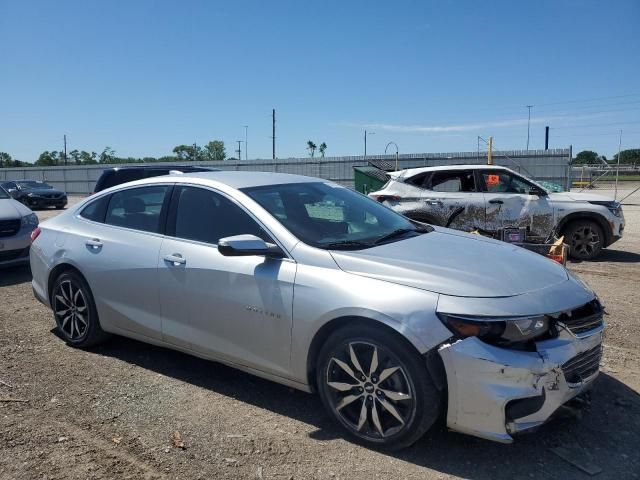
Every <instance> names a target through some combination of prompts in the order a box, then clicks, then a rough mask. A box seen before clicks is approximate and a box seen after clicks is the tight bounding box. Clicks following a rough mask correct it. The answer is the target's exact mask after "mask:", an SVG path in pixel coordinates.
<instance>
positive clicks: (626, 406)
mask: <svg viewBox="0 0 640 480" xmlns="http://www.w3.org/2000/svg"><path fill="white" fill-rule="evenodd" d="M625 188H626V189H628V187H625ZM603 193H604V192H603ZM635 201H636V203H635V204H633V202H634V198H633V197H632V198H630V199H629V200H628V202H629V203H632V204H631V205H626V206H625V216H626V218H627V230H626V233H625V237H624V239H623V240H621V241H620V242H618V243H616V244H615V245H613V246H612V247H611V248H610V249H608V250H607V251H606V252H605V253H604V255H603V256H602V258H601V259H600V260H598V261H596V262H583V263H572V264H570V265H569V267H570V268H571V270H573V271H574V272H576V273H578V275H579V276H580V277H581V278H583V279H584V280H585V281H587V282H588V283H589V284H590V285H591V286H592V287H593V288H594V289H595V290H596V291H597V292H598V294H599V295H600V297H601V298H602V300H603V302H604V303H605V305H606V306H607V310H608V312H609V313H610V315H609V316H608V317H607V322H608V327H607V332H606V341H605V343H606V351H605V357H604V361H603V366H602V373H601V375H600V376H599V378H598V380H597V382H596V384H595V387H594V389H593V392H592V395H591V401H590V402H586V403H585V404H584V405H583V406H582V408H580V409H573V410H569V409H565V410H563V411H561V412H560V414H559V416H558V418H556V419H554V421H552V422H550V423H549V424H547V425H545V426H544V427H543V428H541V429H540V430H539V431H537V432H536V433H534V434H530V435H526V436H523V437H521V438H519V439H518V440H517V441H516V443H514V444H512V445H501V444H496V443H492V442H489V441H484V440H480V439H475V438H472V437H468V436H464V435H459V434H455V433H450V432H447V431H446V429H445V428H444V427H439V428H436V429H435V430H434V431H432V432H430V433H429V434H427V436H426V437H425V438H423V439H422V440H421V441H419V442H418V443H417V444H416V445H414V446H413V447H411V448H409V449H407V450H404V451H402V452H399V453H393V454H389V453H384V452H379V451H376V450H372V449H368V448H364V447H361V446H358V445H355V444H353V443H350V442H349V441H347V440H345V439H344V438H343V436H342V433H341V431H340V429H339V428H338V427H337V426H336V425H335V424H334V423H333V422H332V421H331V420H330V419H329V417H328V416H327V414H325V412H324V411H323V409H322V406H321V404H320V401H319V399H318V398H317V397H315V396H313V395H308V394H305V393H301V392H298V391H294V390H291V389H289V388H286V387H283V386H280V385H277V384H274V383H270V382H268V381H264V380H261V379H258V378H255V377H252V376H250V375H248V374H244V373H240V372H238V371H235V370H233V369H231V368H228V367H225V366H221V365H219V364H216V363H212V362H206V361H203V360H199V359H196V358H193V357H189V356H187V355H183V354H180V353H176V352H172V351H170V350H165V349H162V348H157V347H152V346H149V345H145V344H142V343H139V342H136V341H132V340H127V339H124V338H114V339H113V340H112V341H110V342H109V343H107V344H105V345H103V346H101V347H99V348H96V349H92V350H90V351H82V350H75V349H72V348H70V347H67V346H66V345H65V344H64V342H62V341H61V340H60V339H59V338H57V337H56V334H55V331H54V330H53V318H52V314H51V312H50V311H48V310H47V309H46V308H45V307H44V306H42V305H40V304H39V303H38V302H37V301H36V300H35V299H34V298H33V295H32V293H31V285H30V280H31V276H30V272H29V269H28V268H17V269H11V270H4V271H0V381H1V382H2V383H0V399H1V400H2V401H1V402H0V478H1V479H108V478H109V479H110V478H118V479H125V478H135V479H137V478H145V479H155V478H179V479H186V478H202V479H212V478H249V479H260V478H265V479H268V478H274V479H275V478H279V479H312V478H322V479H337V478H343V479H350V480H351V479H361V478H363V479H364V478H366V479H371V478H380V479H385V478H394V479H399V478H402V479H404V478H411V479H432V478H433V479H435V478H472V479H502V478H504V479H512V478H571V479H573V478H578V479H579V478H587V477H588V476H589V475H587V474H586V473H583V472H582V471H581V470H580V469H579V468H578V467H577V466H575V465H574V464H571V463H569V462H567V461H565V460H563V459H561V458H560V457H558V456H557V455H556V454H555V453H554V452H552V450H551V449H552V448H555V447H566V448H568V449H569V450H570V452H572V453H571V455H572V456H573V457H575V460H576V462H577V463H579V464H581V465H583V466H585V465H588V464H591V465H594V466H597V467H599V468H600V469H602V471H601V473H599V474H598V475H597V477H596V478H602V479H604V478H607V479H608V478H616V479H623V478H625V479H626V478H639V477H640V453H639V450H638V446H639V445H640V396H639V395H638V392H639V391H640V353H639V352H640V349H639V348H638V346H639V345H640V320H639V318H640V302H638V287H639V286H640V268H639V266H640V194H636V195H635ZM38 214H39V216H40V217H41V218H45V217H49V216H52V215H55V214H56V212H54V211H45V212H42V211H41V212H38ZM7 400H15V401H7ZM174 432H179V435H180V439H181V441H182V442H183V443H184V448H180V447H179V445H180V441H174V439H172V435H174ZM180 439H178V440H180ZM176 445H178V446H176Z"/></svg>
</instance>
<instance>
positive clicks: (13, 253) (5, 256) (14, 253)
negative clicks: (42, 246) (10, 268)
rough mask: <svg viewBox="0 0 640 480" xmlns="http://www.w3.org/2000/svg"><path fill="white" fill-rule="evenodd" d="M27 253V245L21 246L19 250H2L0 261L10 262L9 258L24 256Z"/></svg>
mask: <svg viewBox="0 0 640 480" xmlns="http://www.w3.org/2000/svg"><path fill="white" fill-rule="evenodd" d="M28 255H29V247H27V248H21V249H19V250H6V251H4V252H0V262H10V261H11V260H15V259H17V258H22V257H26V256H28Z"/></svg>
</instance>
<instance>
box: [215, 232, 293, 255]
mask: <svg viewBox="0 0 640 480" xmlns="http://www.w3.org/2000/svg"><path fill="white" fill-rule="evenodd" d="M218 251H219V252H220V253H221V254H222V255H224V256H225V257H248V256H252V255H259V256H264V257H271V258H282V257H284V252H283V251H282V250H281V249H280V247H278V246H277V245H274V244H273V243H267V242H265V241H264V240H262V239H261V238H259V237H256V236H255V235H234V236H232V237H225V238H221V239H220V240H218Z"/></svg>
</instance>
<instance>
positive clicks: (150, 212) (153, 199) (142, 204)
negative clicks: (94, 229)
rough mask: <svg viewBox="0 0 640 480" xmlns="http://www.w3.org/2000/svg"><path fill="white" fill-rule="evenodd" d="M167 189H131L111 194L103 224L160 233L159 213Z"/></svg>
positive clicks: (161, 186) (157, 187) (162, 187)
mask: <svg viewBox="0 0 640 480" xmlns="http://www.w3.org/2000/svg"><path fill="white" fill-rule="evenodd" d="M168 189H169V187H167V186H164V185H158V186H153V187H141V188H131V189H128V190H121V191H119V192H116V193H113V194H112V195H111V199H110V200H109V205H108V207H107V214H106V217H105V223H107V224H109V225H116V226H118V227H126V228H132V229H134V230H142V231H144V232H153V233H158V232H159V231H160V213H161V212H162V205H163V203H164V199H165V196H166V194H167V190H168Z"/></svg>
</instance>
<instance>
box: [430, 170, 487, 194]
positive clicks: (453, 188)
mask: <svg viewBox="0 0 640 480" xmlns="http://www.w3.org/2000/svg"><path fill="white" fill-rule="evenodd" d="M431 190H432V191H434V192H476V191H477V190H476V185H475V180H474V176H473V171H471V170H450V171H440V172H435V173H434V174H433V177H432V178H431Z"/></svg>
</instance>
